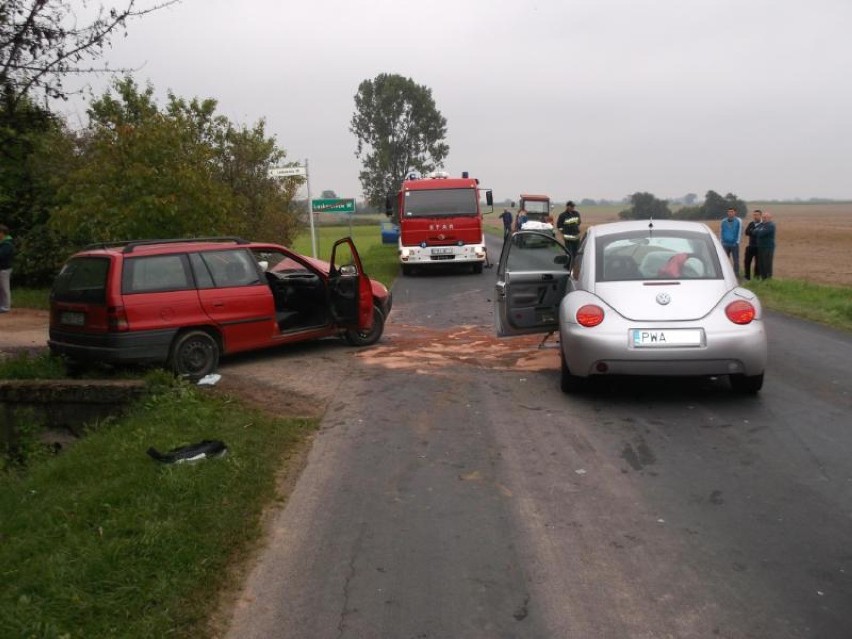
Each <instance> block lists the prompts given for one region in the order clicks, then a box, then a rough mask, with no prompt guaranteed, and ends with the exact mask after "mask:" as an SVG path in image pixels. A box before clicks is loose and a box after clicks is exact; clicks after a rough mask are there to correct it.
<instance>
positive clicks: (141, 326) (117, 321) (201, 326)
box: [48, 238, 391, 378]
mask: <svg viewBox="0 0 852 639" xmlns="http://www.w3.org/2000/svg"><path fill="white" fill-rule="evenodd" d="M390 309H391V294H390V292H389V291H388V290H387V288H385V286H384V285H383V284H381V283H380V282H377V281H375V280H371V279H370V278H369V277H367V274H366V273H365V272H364V269H363V267H362V265H361V259H360V258H359V256H358V252H357V251H356V249H355V245H354V244H353V242H352V239H351V238H343V239H341V240H338V241H337V242H336V243H335V245H334V248H333V249H332V253H331V262H330V263H328V262H323V261H321V260H316V259H311V258H309V257H305V256H303V255H299V254H298V253H295V252H293V251H291V250H289V249H287V248H284V247H283V246H278V245H276V244H264V243H260V242H249V241H247V240H243V239H240V238H194V239H174V240H142V241H134V242H121V243H114V244H97V245H92V246H89V247H87V248H86V249H85V250H83V251H81V252H79V253H76V254H75V255H73V256H72V257H71V258H70V259H69V260H68V262H67V263H66V264H65V265H64V266H63V267H62V270H61V271H60V273H59V275H58V276H57V278H56V281H55V283H54V285H53V290H52V292H51V295H50V339H49V340H48V346H49V347H50V350H51V352H53V353H55V354H61V355H65V356H67V357H68V358H70V359H72V360H78V361H90V362H91V361H95V362H108V363H153V364H165V365H167V366H169V367H170V368H171V369H172V370H174V371H175V373H177V374H179V375H187V376H190V377H196V378H197V377H203V376H204V375H207V374H208V373H210V372H212V371H214V370H216V367H217V365H218V362H219V356H220V355H223V354H224V355H227V354H231V353H237V352H240V351H248V350H252V349H258V348H266V347H268V346H276V345H278V344H286V343H289V342H297V341H303V340H309V339H316V338H321V337H328V336H335V335H337V336H342V337H344V338H345V339H346V340H347V341H348V342H349V343H350V344H352V345H355V346H366V345H369V344H373V343H374V342H376V341H377V340H378V339H379V337H381V335H382V330H383V329H384V322H385V318H386V317H387V315H388V313H389V312H390Z"/></svg>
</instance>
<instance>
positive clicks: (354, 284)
mask: <svg viewBox="0 0 852 639" xmlns="http://www.w3.org/2000/svg"><path fill="white" fill-rule="evenodd" d="M328 290H329V296H330V303H331V313H332V316H333V317H334V321H335V322H336V323H337V324H338V325H340V326H343V327H346V328H357V329H358V330H359V331H369V330H370V328H372V326H373V292H372V288H371V287H370V278H369V277H367V274H366V273H364V268H363V267H362V265H361V258H360V256H359V255H358V251H357V250H356V249H355V244H354V243H353V242H352V238H351V237H343V238H341V239H339V240H337V241H336V242H335V243H334V247H333V248H332V249H331V264H330V266H329V271H328Z"/></svg>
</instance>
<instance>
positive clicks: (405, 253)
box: [399, 248, 411, 260]
mask: <svg viewBox="0 0 852 639" xmlns="http://www.w3.org/2000/svg"><path fill="white" fill-rule="evenodd" d="M410 254H411V251H409V250H408V249H407V248H404V249H402V250H401V251H400V252H399V257H400V258H401V259H403V260H407V259H408V258H409V256H410Z"/></svg>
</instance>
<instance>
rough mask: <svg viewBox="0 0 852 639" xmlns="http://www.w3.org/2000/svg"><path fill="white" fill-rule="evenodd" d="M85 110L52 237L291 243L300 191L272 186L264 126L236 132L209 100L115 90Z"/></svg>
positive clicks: (127, 85) (122, 86)
mask: <svg viewBox="0 0 852 639" xmlns="http://www.w3.org/2000/svg"><path fill="white" fill-rule="evenodd" d="M114 89H115V91H116V94H115V95H113V94H112V93H107V94H106V95H104V96H102V97H101V98H99V99H98V100H96V101H94V102H93V103H92V105H91V108H90V111H89V116H90V118H91V123H90V127H89V129H88V130H87V131H86V132H85V133H84V135H82V136H81V137H80V139H79V145H78V150H77V155H78V158H79V159H78V162H77V164H76V166H75V168H74V170H73V171H72V172H71V173H70V174H69V175H68V176H67V179H66V180H65V181H64V184H63V186H62V188H61V190H60V199H61V201H62V205H61V206H60V207H59V209H58V210H57V211H55V213H54V214H53V217H52V224H53V227H54V228H56V229H57V230H59V231H60V232H62V233H63V234H66V235H70V236H73V237H74V238H75V239H77V241H79V242H83V241H88V242H91V241H107V240H126V239H140V238H154V237H184V236H190V235H219V234H221V235H246V236H249V237H251V238H252V239H260V240H268V241H276V242H280V243H287V242H289V240H290V238H291V234H292V231H293V228H294V223H295V220H294V217H295V214H294V212H293V210H292V208H291V206H290V204H291V200H292V197H293V194H294V192H295V190H296V188H297V186H298V184H297V183H295V182H294V181H292V180H289V181H287V183H286V184H285V185H284V186H283V187H282V186H281V185H279V184H278V183H277V182H276V181H275V180H274V179H272V178H270V177H269V176H268V173H269V169H270V167H272V166H274V165H276V164H279V163H280V161H281V160H282V159H283V158H284V151H283V150H281V149H279V148H278V147H277V145H276V143H275V140H274V139H273V138H267V137H266V134H265V132H264V123H263V122H262V121H261V122H259V123H257V124H256V125H255V126H253V127H251V128H245V127H237V126H235V125H233V124H232V123H231V122H230V121H229V120H228V119H227V118H225V117H223V116H218V115H216V113H215V109H216V102H215V100H209V99H208V100H198V99H194V100H191V101H186V100H183V99H180V98H177V97H175V96H174V95H171V94H170V95H169V97H168V104H167V105H166V107H165V108H164V109H162V108H160V107H159V105H158V104H157V103H156V102H155V100H154V98H153V88H152V87H150V86H148V87H147V88H146V89H145V90H140V89H139V88H138V87H137V86H136V84H135V83H134V82H133V81H132V80H131V79H130V78H125V79H123V80H119V81H118V82H116V84H115V87H114Z"/></svg>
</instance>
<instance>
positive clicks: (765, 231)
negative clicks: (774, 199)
mask: <svg viewBox="0 0 852 639" xmlns="http://www.w3.org/2000/svg"><path fill="white" fill-rule="evenodd" d="M752 235H754V236H755V237H756V238H757V268H758V269H759V270H760V278H761V279H764V280H768V279H769V278H771V277H772V260H773V258H774V257H775V222H773V221H772V213H770V212H769V211H765V212H764V213H763V215H761V216H760V224H758V225H757V226H755V227H754V231H752Z"/></svg>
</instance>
